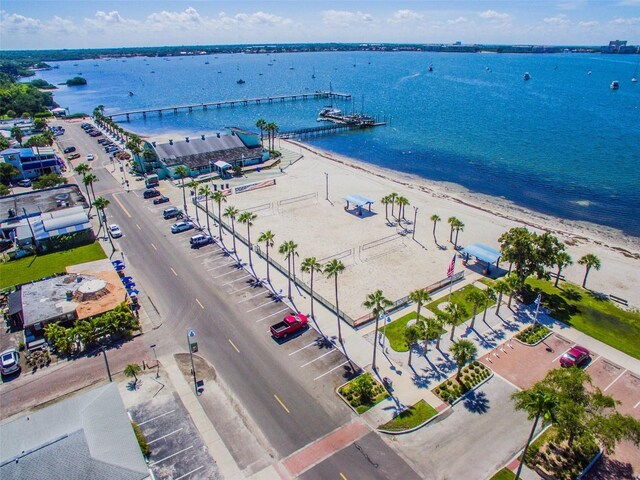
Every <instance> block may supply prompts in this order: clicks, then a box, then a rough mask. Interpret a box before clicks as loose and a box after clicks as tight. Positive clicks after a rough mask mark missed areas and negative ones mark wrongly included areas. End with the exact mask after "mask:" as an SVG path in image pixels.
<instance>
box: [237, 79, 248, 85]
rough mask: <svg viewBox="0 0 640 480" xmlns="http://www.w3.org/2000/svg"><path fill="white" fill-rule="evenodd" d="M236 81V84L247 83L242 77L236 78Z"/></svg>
mask: <svg viewBox="0 0 640 480" xmlns="http://www.w3.org/2000/svg"><path fill="white" fill-rule="evenodd" d="M236 83H237V84H238V85H242V84H243V83H247V82H245V81H244V80H243V79H240V80H238V81H237V82H236Z"/></svg>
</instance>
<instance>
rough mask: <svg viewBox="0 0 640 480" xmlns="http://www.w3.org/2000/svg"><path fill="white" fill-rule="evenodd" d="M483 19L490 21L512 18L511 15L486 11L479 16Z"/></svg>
mask: <svg viewBox="0 0 640 480" xmlns="http://www.w3.org/2000/svg"><path fill="white" fill-rule="evenodd" d="M479 15H480V16H481V17H482V18H486V19H488V20H508V19H509V18H511V15H509V14H508V13H500V12H496V11H495V10H485V11H484V12H482V13H480V14H479Z"/></svg>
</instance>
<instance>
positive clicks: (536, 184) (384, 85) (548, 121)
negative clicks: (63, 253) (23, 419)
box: [38, 52, 640, 236]
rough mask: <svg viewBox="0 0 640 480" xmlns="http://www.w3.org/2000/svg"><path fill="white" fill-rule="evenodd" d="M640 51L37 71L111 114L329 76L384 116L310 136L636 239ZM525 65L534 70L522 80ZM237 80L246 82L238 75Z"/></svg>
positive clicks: (234, 120) (234, 118) (283, 107)
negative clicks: (361, 127)
mask: <svg viewBox="0 0 640 480" xmlns="http://www.w3.org/2000/svg"><path fill="white" fill-rule="evenodd" d="M639 61H640V57H639V56H638V55H626V56H613V55H583V54H563V55H495V54H429V53H417V52H395V53H371V54H369V53H367V52H348V53H333V52H331V53H330V52H327V53H316V54H310V53H300V54H297V53H295V54H278V55H269V56H267V55H243V54H236V55H219V56H217V57H214V56H188V57H187V56H185V57H175V58H170V59H162V58H131V59H126V60H118V59H111V60H98V61H96V60H86V61H78V62H60V63H59V64H58V65H59V69H55V70H51V71H47V72H39V74H38V76H39V77H41V78H44V79H46V80H48V81H49V82H51V83H60V82H64V81H66V80H67V79H68V78H71V77H72V76H75V75H77V74H78V73H81V74H82V76H83V77H85V78H86V79H87V81H88V85H86V86H84V87H73V88H67V87H61V88H60V89H59V90H57V91H56V93H55V94H54V96H55V99H56V101H57V102H58V103H59V104H60V105H61V106H63V107H67V108H69V109H70V111H71V112H79V111H83V112H87V113H90V112H91V111H92V110H93V109H94V108H95V107H96V106H97V105H100V104H102V105H104V106H105V113H107V114H108V113H110V112H119V111H124V110H132V109H139V108H152V107H163V106H170V105H180V104H188V103H201V102H210V101H214V100H230V99H242V98H245V97H248V98H250V97H258V96H268V95H278V94H287V93H303V92H313V91H315V90H320V89H323V90H326V89H328V88H329V85H330V84H331V85H332V87H333V89H334V90H336V91H341V92H348V93H351V94H352V95H353V99H354V100H353V101H352V102H349V101H339V102H336V104H335V106H337V107H339V108H342V109H343V110H347V111H350V110H351V109H355V110H356V111H360V110H361V109H364V111H365V112H366V113H369V114H372V115H378V116H380V117H382V116H386V117H387V119H390V122H389V125H388V126H386V127H379V128H375V129H373V130H370V131H366V132H352V133H345V134H342V135H334V136H327V137H322V138H316V139H312V140H309V143H311V144H314V145H317V146H319V147H321V148H324V149H327V150H330V151H334V152H336V153H339V154H344V155H348V156H351V157H354V158H357V159H359V160H362V161H365V162H369V163H372V164H375V165H379V166H382V167H386V168H391V169H394V170H398V171H402V172H406V173H410V174H415V175H418V176H420V177H424V178H427V179H432V180H440V181H447V182H453V183H457V184H460V185H462V186H464V187H466V188H468V189H469V190H472V191H476V192H479V193H483V194H488V195H494V196H500V197H504V198H506V199H508V200H511V201H513V202H515V203H517V204H520V205H522V206H524V207H527V208H531V209H534V210H537V211H540V212H542V213H547V214H552V215H556V216H558V217H561V218H568V219H573V220H584V221H590V222H593V223H597V224H601V225H606V226H610V227H614V228H618V229H621V230H623V231H624V232H625V233H627V234H629V235H633V236H640V83H632V82H631V81H630V79H631V77H632V76H633V74H634V71H635V70H636V69H637V68H638V62H639ZM205 62H208V64H207V63H205ZM270 63H271V64H272V65H269V64H270ZM429 64H433V69H434V70H433V72H428V66H429ZM588 71H591V72H592V74H591V75H588V74H587V72H588ZM524 72H529V73H530V74H531V77H532V78H531V80H530V81H528V82H525V81H523V79H522V75H523V74H524ZM314 73H315V78H312V75H313V74H314ZM636 75H637V76H640V70H639V71H638V72H637V73H636ZM240 78H242V79H243V80H245V82H246V83H245V84H243V85H239V84H237V83H236V82H237V80H238V79H240ZM612 80H619V81H620V89H619V90H618V91H612V90H611V89H610V88H609V84H610V83H611V81H612ZM129 91H131V92H133V93H134V95H133V96H129V95H128V92H129ZM326 103H327V101H326V100H307V101H298V102H288V103H283V104H280V103H278V104H276V103H274V104H271V105H268V104H262V105H252V106H249V107H235V108H222V109H215V108H214V109H209V110H208V111H206V112H204V111H200V110H198V111H193V112H191V113H186V112H181V113H179V114H177V115H174V114H172V113H169V114H167V113H165V114H164V115H163V117H158V116H157V114H150V115H148V118H147V119H146V120H144V119H143V118H142V117H141V116H139V117H132V119H131V122H130V123H129V124H127V125H126V126H125V128H127V129H128V130H131V131H134V132H137V133H141V134H149V135H154V134H161V133H166V132H180V133H181V134H185V135H189V134H191V135H194V134H200V133H207V132H210V131H212V130H219V129H221V128H223V127H225V126H238V127H241V128H247V129H253V130H255V122H256V120H257V119H258V118H264V119H266V120H267V121H274V122H276V123H277V124H278V126H279V128H280V130H281V131H286V130H290V129H293V128H298V127H305V126H315V125H317V124H316V121H315V119H316V116H317V112H318V110H319V109H320V108H321V107H322V106H324V105H325V104H326Z"/></svg>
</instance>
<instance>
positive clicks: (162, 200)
mask: <svg viewBox="0 0 640 480" xmlns="http://www.w3.org/2000/svg"><path fill="white" fill-rule="evenodd" d="M136 180H138V179H136ZM168 201H169V197H165V196H164V195H162V196H160V197H158V198H154V199H153V204H154V205H160V204H161V203H167V202H168Z"/></svg>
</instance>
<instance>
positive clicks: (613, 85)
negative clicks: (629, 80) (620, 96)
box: [609, 80, 620, 90]
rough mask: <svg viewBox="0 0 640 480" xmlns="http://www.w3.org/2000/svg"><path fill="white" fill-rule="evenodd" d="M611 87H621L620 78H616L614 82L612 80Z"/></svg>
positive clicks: (614, 88)
mask: <svg viewBox="0 0 640 480" xmlns="http://www.w3.org/2000/svg"><path fill="white" fill-rule="evenodd" d="M609 87H610V88H611V90H618V89H619V88H620V82H619V81H618V80H614V81H613V82H611V85H609Z"/></svg>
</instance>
